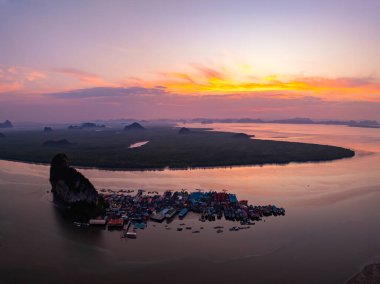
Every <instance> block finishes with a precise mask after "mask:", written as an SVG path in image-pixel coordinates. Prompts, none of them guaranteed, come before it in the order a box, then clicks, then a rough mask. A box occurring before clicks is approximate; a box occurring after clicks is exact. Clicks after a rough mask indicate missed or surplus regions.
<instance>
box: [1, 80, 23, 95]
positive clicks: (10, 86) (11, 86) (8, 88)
mask: <svg viewBox="0 0 380 284" xmlns="http://www.w3.org/2000/svg"><path fill="white" fill-rule="evenodd" d="M22 88H23V85H22V83H20V82H0V93H7V92H15V91H19V90H21V89H22Z"/></svg>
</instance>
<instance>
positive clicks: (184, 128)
mask: <svg viewBox="0 0 380 284" xmlns="http://www.w3.org/2000/svg"><path fill="white" fill-rule="evenodd" d="M190 132H191V131H190V129H189V128H186V127H182V128H181V129H180V130H179V131H178V134H188V133H190Z"/></svg>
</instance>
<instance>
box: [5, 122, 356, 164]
mask: <svg viewBox="0 0 380 284" xmlns="http://www.w3.org/2000/svg"><path fill="white" fill-rule="evenodd" d="M234 134H235V133H228V132H211V131H207V130H204V129H191V132H189V133H187V135H180V134H179V133H178V128H169V127H166V128H159V127H154V128H146V129H145V130H144V131H124V130H122V129H108V128H104V129H102V130H100V131H99V130H94V129H91V130H83V129H82V130H68V129H56V130H55V131H54V132H50V133H44V132H41V130H40V129H39V130H33V131H32V130H29V131H27V130H24V131H21V130H10V131H7V133H6V138H4V139H1V140H0V158H2V159H9V160H18V161H26V162H35V163H50V160H51V159H52V158H53V156H54V155H55V154H57V153H59V152H63V153H66V154H67V155H68V157H69V158H70V160H71V164H73V165H76V166H86V167H99V168H109V169H163V168H165V167H169V168H188V167H223V166H236V165H262V164H269V163H276V164H284V163H289V162H310V161H328V160H334V159H340V158H346V157H352V156H354V154H355V153H354V152H353V151H351V150H348V149H344V148H340V147H334V146H325V145H316V144H305V143H291V142H279V141H270V140H258V139H236V138H234ZM61 139H66V140H68V141H70V143H71V144H69V145H67V144H64V145H59V143H58V144H57V145H56V146H51V145H50V147H46V146H43V144H44V142H46V141H52V140H55V141H59V140H61ZM140 141H149V143H147V144H145V145H144V146H142V147H138V148H129V146H130V145H131V144H133V143H136V142H140Z"/></svg>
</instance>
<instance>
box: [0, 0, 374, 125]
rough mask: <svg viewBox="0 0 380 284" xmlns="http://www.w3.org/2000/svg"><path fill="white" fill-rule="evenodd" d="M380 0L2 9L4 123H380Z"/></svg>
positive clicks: (0, 98)
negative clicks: (243, 119) (181, 120)
mask: <svg viewBox="0 0 380 284" xmlns="http://www.w3.org/2000/svg"><path fill="white" fill-rule="evenodd" d="M379 15H380V1H378V0H341V1H339V0H329V1H327V0H326V1H307V0H299V1H298V0H277V1H275V0H266V1H262V0H260V1H255V0H247V1H243V0H241V1H239V0H234V1H232V0H231V1H223V0H215V1H214V0H199V1H198V0H189V1H184V0H166V1H165V0H150V1H148V0H133V1H132V0H131V1H121V0H120V1H103V0H102V1H100V0H99V1H97V0H91V1H48V0H46V1H38V0H36V1H28V0H19V1H11V0H8V1H7V0H0V120H5V119H11V120H14V121H41V122H42V121H45V122H46V121H52V122H66V121H67V122H69V121H70V122H71V121H83V120H93V119H116V118H137V119H157V118H195V117H209V118H218V117H220V118H226V117H230V118H241V117H251V118H263V119H270V118H290V117H310V118H314V119H376V120H379V121H380V36H379V31H380V16H379Z"/></svg>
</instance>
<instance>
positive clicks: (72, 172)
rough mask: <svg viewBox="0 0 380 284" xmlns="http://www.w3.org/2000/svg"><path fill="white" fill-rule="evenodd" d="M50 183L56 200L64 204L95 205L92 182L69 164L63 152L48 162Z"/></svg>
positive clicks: (95, 193) (95, 197)
mask: <svg viewBox="0 0 380 284" xmlns="http://www.w3.org/2000/svg"><path fill="white" fill-rule="evenodd" d="M50 166H51V167H50V179H49V180H50V184H51V186H52V190H51V191H52V193H53V195H54V198H55V200H56V201H59V202H61V203H63V204H65V205H69V206H70V205H78V204H82V205H89V206H95V205H96V203H97V199H98V193H97V191H96V189H95V187H94V186H93V185H92V183H91V182H90V181H89V180H88V179H87V178H86V177H85V176H84V175H82V174H81V173H80V172H78V171H77V170H76V169H74V168H72V167H70V166H69V159H68V158H67V156H66V155H65V154H57V155H55V157H54V158H53V159H52V160H51V163H50Z"/></svg>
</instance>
